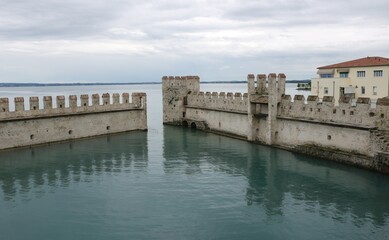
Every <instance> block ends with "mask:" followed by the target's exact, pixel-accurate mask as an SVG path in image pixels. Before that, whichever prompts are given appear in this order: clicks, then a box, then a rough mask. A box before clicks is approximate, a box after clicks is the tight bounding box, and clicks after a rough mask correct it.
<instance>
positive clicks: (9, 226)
mask: <svg viewBox="0 0 389 240" xmlns="http://www.w3.org/2000/svg"><path fill="white" fill-rule="evenodd" d="M148 94H149V95H148V100H149V104H148V105H149V108H150V109H149V110H150V111H149V131H148V132H131V133H125V134H118V135H113V136H104V137H98V138H92V139H86V140H80V141H74V142H67V143H62V144H52V145H47V146H41V147H34V148H27V149H20V150H16V151H6V152H0V239H1V240H3V239H4V240H12V239H39V240H41V239H326V240H327V239H389V176H386V175H382V174H378V173H375V172H370V171H366V170H362V169H358V168H354V167H349V166H344V165H340V164H337V163H333V162H328V161H323V160H319V159H314V158H312V157H308V156H304V155H299V154H294V153H291V152H287V151H284V150H279V149H274V148H269V147H266V146H260V145H255V144H250V143H248V142H245V141H240V140H236V139H231V138H226V137H222V136H217V135H214V134H210V133H204V132H201V131H195V130H191V129H182V128H179V127H170V126H165V127H163V126H162V123H161V116H162V113H161V111H162V110H161V107H160V105H158V104H157V103H160V98H161V96H160V88H159V87H158V88H155V89H150V90H149V92H148Z"/></svg>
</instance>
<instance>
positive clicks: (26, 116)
mask: <svg viewBox="0 0 389 240" xmlns="http://www.w3.org/2000/svg"><path fill="white" fill-rule="evenodd" d="M101 98H102V104H100V96H99V95H98V94H93V95H92V97H91V102H90V101H89V96H88V95H86V94H83V95H81V97H80V99H79V100H80V102H78V99H77V96H76V95H71V96H69V106H68V107H66V106H65V97H64V96H57V97H56V106H55V107H54V106H53V103H52V97H51V96H45V97H44V98H43V103H44V104H43V106H44V107H43V109H39V98H38V97H30V98H29V106H30V109H29V110H25V109H24V98H22V97H16V98H14V101H15V111H9V99H8V98H0V139H4V140H5V141H1V142H0V149H8V148H15V147H23V146H30V145H36V144H43V143H50V142H57V141H65V140H71V139H77V138H84V137H91V136H96V135H103V134H109V133H118V132H125V131H132V130H146V129H147V100H146V94H145V93H133V94H132V96H131V99H130V96H129V94H128V93H123V94H122V96H121V98H120V95H119V94H113V95H112V101H111V99H110V95H109V94H108V93H106V94H103V95H102V96H101Z"/></svg>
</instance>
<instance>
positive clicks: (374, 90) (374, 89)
mask: <svg viewBox="0 0 389 240" xmlns="http://www.w3.org/2000/svg"><path fill="white" fill-rule="evenodd" d="M373 95H377V86H373Z"/></svg>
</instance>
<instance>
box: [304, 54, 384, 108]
mask: <svg viewBox="0 0 389 240" xmlns="http://www.w3.org/2000/svg"><path fill="white" fill-rule="evenodd" d="M317 69H318V71H317V74H318V78H314V79H312V81H311V93H312V95H317V96H319V98H320V99H322V98H323V97H324V96H334V98H335V99H336V104H337V102H338V101H337V100H338V99H339V98H340V97H342V96H350V97H351V98H358V97H367V98H371V99H372V101H374V100H375V99H377V98H383V97H388V96H389V58H384V57H365V58H360V59H355V60H351V61H347V62H342V63H336V64H332V65H327V66H323V67H318V68H317Z"/></svg>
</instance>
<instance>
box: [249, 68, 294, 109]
mask: <svg viewBox="0 0 389 240" xmlns="http://www.w3.org/2000/svg"><path fill="white" fill-rule="evenodd" d="M285 80H286V76H285V74H283V73H279V74H278V75H277V74H275V73H270V74H269V75H267V76H266V74H257V78H256V80H255V75H254V74H248V75H247V88H248V94H249V100H250V102H253V103H262V104H265V103H268V99H267V98H266V97H264V96H271V97H272V98H273V100H275V101H279V100H280V99H281V97H282V96H283V95H284V94H285Z"/></svg>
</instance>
